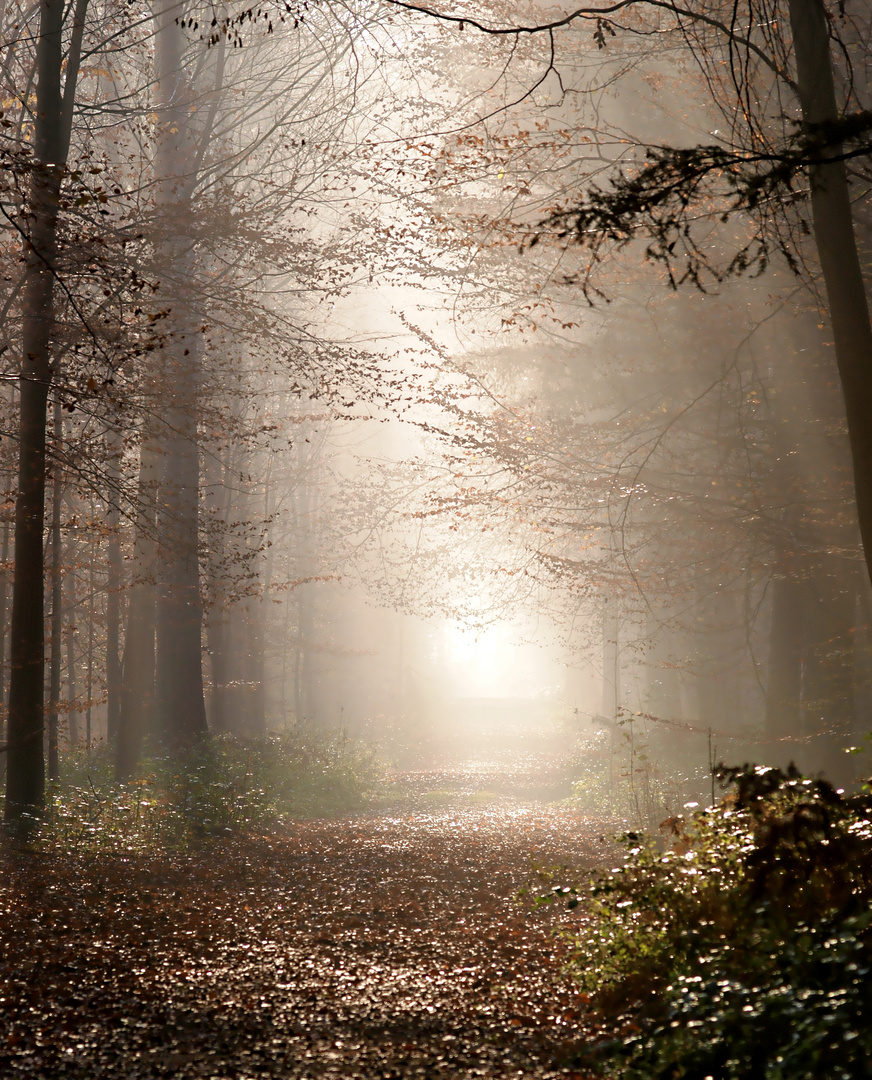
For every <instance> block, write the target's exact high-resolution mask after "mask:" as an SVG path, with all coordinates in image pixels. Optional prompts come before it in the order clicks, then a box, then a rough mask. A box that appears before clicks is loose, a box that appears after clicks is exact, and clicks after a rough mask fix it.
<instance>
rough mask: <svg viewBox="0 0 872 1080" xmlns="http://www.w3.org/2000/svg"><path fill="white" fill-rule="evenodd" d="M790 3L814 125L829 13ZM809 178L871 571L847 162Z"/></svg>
mask: <svg viewBox="0 0 872 1080" xmlns="http://www.w3.org/2000/svg"><path fill="white" fill-rule="evenodd" d="M789 8H790V23H791V28H792V31H793V42H794V52H795V55H796V70H797V84H798V87H799V96H800V104H801V106H802V116H803V120H804V122H805V123H806V124H807V125H809V126H810V127H812V128H814V127H815V126H817V125H819V124H824V123H827V122H830V121H836V120H838V117H839V111H838V107H837V104H836V94H835V88H834V83H833V67H832V60H831V57H830V37H829V27H828V23H827V15H826V11H825V9H824V5H823V3H822V0H789ZM839 153H840V148H839V147H832V148H830V150H829V154H830V155H831V156H833V157H836V156H838V154H839ZM809 180H810V183H811V208H812V221H813V227H814V237H815V242H816V244H817V249H818V255H819V257H820V262H821V270H822V271H823V278H824V283H825V286H826V291H827V299H828V301H829V310H830V319H831V321H832V326H833V337H834V341H835V350H836V362H837V364H838V368H839V377H840V380H841V384H842V393H843V395H844V398H845V412H846V416H847V421H848V436H849V439H850V444H851V459H852V463H853V469H854V486H855V490H856V498H857V515H858V518H859V522H860V535H861V537H862V540H863V550H864V552H865V556H866V566H867V569H869V572H870V575H872V326H870V324H869V305H868V301H867V298H866V290H865V286H864V283H863V273H862V269H861V266H860V258H859V254H858V250H857V242H856V238H855V235H854V222H853V218H852V214H851V193H850V189H849V186H848V176H847V170H846V167H845V163H844V162H843V161H833V162H828V163H827V164H823V165H815V166H813V167H811V168H810V169H809Z"/></svg>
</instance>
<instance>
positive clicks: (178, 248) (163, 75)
mask: <svg viewBox="0 0 872 1080" xmlns="http://www.w3.org/2000/svg"><path fill="white" fill-rule="evenodd" d="M177 15H178V7H177V5H175V4H172V3H166V5H165V6H161V8H160V9H159V10H158V11H157V12H156V14H155V24H156V36H155V58H156V66H157V72H156V74H157V82H158V99H159V100H158V115H159V117H160V128H161V131H160V136H159V141H158V153H157V176H156V180H157V192H158V206H159V215H158V229H159V231H160V233H161V235H160V236H159V238H158V244H159V246H160V249H161V257H162V262H163V267H164V269H163V274H164V277H165V280H164V283H163V287H162V291H161V294H160V295H161V300H162V302H165V303H166V305H167V306H168V307H169V308H170V312H169V316H168V318H167V320H166V323H165V326H166V330H165V334H166V340H165V343H164V347H163V349H162V350H161V360H162V362H163V369H162V375H163V384H164V388H165V391H166V396H165V404H164V408H163V412H162V418H163V420H164V422H165V424H166V436H165V438H164V440H163V442H162V449H163V452H164V458H163V470H162V475H161V488H160V512H159V519H158V535H159V537H160V559H159V563H158V565H159V568H160V576H159V581H158V589H157V616H156V623H155V630H156V649H155V696H156V701H157V708H158V721H159V725H160V731H161V736H162V739H163V741H164V743H165V744H166V745H167V746H169V747H171V748H176V749H182V748H184V747H185V746H188V745H190V744H191V743H193V742H194V741H196V740H197V739H198V738H201V737H203V736H204V735H206V733H207V731H208V728H207V724H206V704H205V697H204V692H203V658H202V644H201V635H202V622H203V609H202V602H201V599H200V563H199V551H198V542H199V536H198V525H199V479H200V461H199V446H198V441H197V406H198V402H199V396H200V380H201V378H202V371H201V366H202V365H201V359H202V356H201V354H202V350H203V339H202V334H201V333H200V328H199V320H198V319H197V318H195V315H196V312H195V311H194V310H193V304H192V302H191V296H190V286H191V282H192V278H193V271H194V267H195V265H196V252H195V250H194V241H193V237H192V236H191V235H190V230H189V228H188V225H189V224H190V222H191V220H192V206H191V187H192V183H193V179H194V172H195V168H196V166H195V159H194V153H193V149H194V140H193V139H192V138H191V132H190V117H191V112H192V107H193V102H192V100H191V87H190V83H189V79H188V77H187V75H186V73H185V71H184V70H183V66H182V46H183V43H184V36H183V33H182V30H181V27H180V26H179V24H178V21H177Z"/></svg>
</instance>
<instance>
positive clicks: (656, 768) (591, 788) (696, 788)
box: [567, 716, 709, 829]
mask: <svg viewBox="0 0 872 1080" xmlns="http://www.w3.org/2000/svg"><path fill="white" fill-rule="evenodd" d="M637 726H638V725H636V723H635V718H634V717H631V716H627V717H625V718H623V719H622V720H620V721H619V722H618V724H617V725H616V727H615V730H614V731H613V732H610V731H604V732H600V733H598V734H596V735H592V736H589V737H588V738H586V739H583V740H580V741H579V743H578V745H577V747H576V752H575V757H574V761H573V768H574V770H575V771H576V773H577V775H578V779H577V780H575V781H573V784H572V795H571V796H570V797H569V799H568V800H567V801H568V803H569V804H570V805H572V806H574V807H576V808H577V809H579V810H580V811H581V812H582V813H585V814H591V815H593V816H596V817H600V818H611V819H612V820H614V821H623V822H626V823H627V824H631V825H633V826H634V827H635V828H638V829H648V828H652V827H656V825H657V823H658V822H660V821H662V820H663V818H664V817H667V816H668V815H669V814H670V813H672V811H673V808H674V807H676V806H678V805H680V803H681V802H682V801H683V800H684V799H687V798H688V797H689V796H690V795H691V794H693V795H695V796H696V795H699V793H700V792H702V791H703V790H704V789H705V787H706V784H705V780H706V777H707V776H708V775H709V774H708V773H707V772H706V771H705V770H704V768H703V765H702V761H701V760H700V761H698V762H697V763H696V767H694V765H693V764H691V763H687V764H685V763H682V762H679V761H676V755H675V752H674V749H673V748H669V750H668V751H667V750H664V749H663V748H658V747H657V745H656V744H655V741H654V740H652V739H649V738H647V737H646V736H645V735H644V734H640V733H639V732H637V730H636V727H637ZM667 761H669V762H670V764H669V765H667V764H666V762H667Z"/></svg>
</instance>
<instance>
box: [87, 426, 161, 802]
mask: <svg viewBox="0 0 872 1080" xmlns="http://www.w3.org/2000/svg"><path fill="white" fill-rule="evenodd" d="M154 438H155V436H154V432H153V431H152V430H151V423H150V422H149V421H146V423H145V424H144V426H143V432H142V435H141V440H140V448H139V478H138V482H137V494H136V536H135V538H134V544H133V575H134V579H133V585H132V586H131V588H130V596H129V599H128V603H127V632H126V634H125V636H124V654H123V659H122V663H121V691H120V693H121V702H120V709H119V715H118V730H117V738H116V743H115V778H116V779H117V780H127V779H129V778H130V777H131V776H133V775H134V773H135V772H136V768H137V766H138V764H139V758H140V756H141V754H142V741H143V738H144V737H145V734H146V732H148V731H152V730H153V729H154V624H155V585H154V577H153V575H154V570H155V568H154V563H155V530H156V528H157V489H158V475H159V470H160V459H159V457H158V452H157V450H156V448H155V445H154ZM89 655H90V654H89ZM89 662H90V661H89Z"/></svg>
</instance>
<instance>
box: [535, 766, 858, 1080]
mask: <svg viewBox="0 0 872 1080" xmlns="http://www.w3.org/2000/svg"><path fill="white" fill-rule="evenodd" d="M718 775H719V777H720V778H721V780H722V781H724V782H728V783H730V784H731V785H732V790H731V792H730V794H728V796H727V797H726V798H725V799H724V800H723V801H722V802H721V803H720V804H719V805H717V806H715V807H713V808H710V809H708V810H704V811H698V812H695V813H692V814H690V815H689V816H688V817H679V816H676V817H673V818H671V819H670V820H669V821H668V822H666V823H664V824H665V825H666V827H667V828H668V830H669V833H670V846H669V848H668V849H667V850H661V847H660V845H659V844H658V843H656V842H655V841H654V840H652V839H651V838H649V837H646V836H644V835H642V834H637V833H627V834H626V835H625V837H624V838H623V843H624V856H623V859H620V860H617V861H618V862H619V863H620V864H619V865H615V866H614V867H613V868H611V869H610V870H607V871H602V872H599V873H598V874H597V875H595V876H594V877H593V878H592V879H591V880H589V881H587V882H585V883H582V884H576V885H554V886H553V887H552V889H551V890H550V892H549V893H548V894H546V895H545V896H542V897H540V901H541V902H554V901H555V900H563V901H565V902H567V903H568V904H569V905H570V906H571V907H576V906H578V905H579V904H583V905H584V908H583V909H582V910H584V911H586V912H587V916H588V917H587V920H586V923H585V929H584V931H583V932H582V933H580V934H576V935H575V936H574V937H573V939H572V941H571V946H572V959H571V967H572V970H573V972H574V973H575V975H576V977H577V979H578V982H579V984H580V989H581V991H582V993H583V995H584V996H585V998H586V999H587V1000H588V1003H589V1004H588V1009H589V1012H590V1017H591V1021H592V1022H593V1023H594V1024H597V1025H600V1027H601V1029H602V1030H606V1031H609V1032H610V1034H609V1035H608V1036H607V1037H605V1038H603V1039H602V1040H600V1041H599V1043H598V1044H596V1046H595V1050H594V1052H593V1057H592V1059H591V1060H589V1061H587V1062H586V1064H587V1065H588V1066H592V1067H598V1068H599V1069H600V1070H602V1071H604V1072H605V1073H607V1074H609V1075H619V1076H621V1077H626V1078H628V1080H666V1078H685V1080H705V1078H711V1080H740V1078H741V1080H757V1078H760V1080H804V1078H809V1080H811V1078H819V1077H823V1076H826V1077H828V1078H833V1080H837V1078H838V1080H854V1078H859V1077H869V1076H872V1065H870V1061H872V929H870V924H872V860H870V856H872V798H870V796H869V795H867V794H861V795H854V796H845V795H844V794H843V793H841V792H839V791H836V790H834V789H833V788H832V787H831V786H830V785H829V784H828V783H827V782H826V781H824V780H810V779H807V778H804V777H802V776H800V775H799V773H798V772H797V771H796V770H795V769H794V768H793V767H791V768H790V769H789V770H787V771H786V772H782V771H780V770H777V769H766V768H762V767H758V768H750V767H744V768H741V769H725V768H723V767H721V768H720V769H719V770H718Z"/></svg>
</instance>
